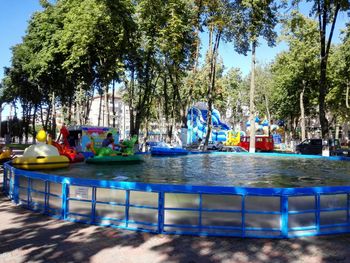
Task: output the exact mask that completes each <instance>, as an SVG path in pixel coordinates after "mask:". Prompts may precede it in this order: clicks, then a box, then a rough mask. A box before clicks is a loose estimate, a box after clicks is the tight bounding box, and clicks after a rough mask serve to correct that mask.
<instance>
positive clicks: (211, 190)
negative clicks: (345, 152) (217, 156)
mask: <svg viewBox="0 0 350 263" xmlns="http://www.w3.org/2000/svg"><path fill="white" fill-rule="evenodd" d="M283 156H285V155H284V154H283ZM335 160H340V158H336V159H335ZM20 177H24V178H27V180H28V183H27V187H23V186H20V183H19V179H20ZM32 180H42V181H43V182H45V192H40V191H38V190H35V189H33V188H32V183H31V182H32ZM50 183H58V184H61V192H62V193H61V195H60V196H57V195H55V194H52V193H50ZM70 186H82V187H90V188H91V189H92V198H91V200H81V199H76V198H72V197H70V196H69V191H70ZM97 188H107V189H119V190H123V191H125V203H115V202H101V201H97V200H96V191H97ZM22 189H25V190H26V191H27V199H26V200H20V196H19V193H20V191H21V190H22ZM3 190H4V192H5V193H6V194H7V195H8V196H9V197H10V198H11V199H12V200H13V202H15V203H16V204H18V203H20V201H23V202H24V203H26V208H28V209H32V210H37V208H36V209H33V207H37V206H34V204H33V202H32V200H31V193H33V192H37V193H39V194H43V195H44V205H43V206H44V207H42V208H41V209H39V210H40V211H41V212H43V213H44V214H48V215H51V216H54V217H56V218H60V219H63V220H69V221H78V222H82V223H87V224H94V225H106V224H103V223H102V222H101V223H100V222H99V220H101V221H102V220H105V219H106V220H107V219H111V221H112V222H117V223H120V224H119V225H114V224H107V225H109V226H111V227H116V228H122V229H128V230H137V231H145V232H152V233H159V234H183V235H205V236H239V237H258V238H293V237H301V236H315V235H321V234H322V235H325V234H338V233H348V232H350V186H322V187H302V188H255V187H233V186H232V187H229V186H196V185H166V184H148V183H138V182H116V181H107V180H93V179H80V178H70V177H63V176H58V175H54V174H44V173H39V172H33V171H26V170H21V169H17V168H14V167H13V166H11V162H8V163H5V164H4V183H3ZM130 191H141V192H152V193H157V194H158V206H150V205H139V204H131V203H130ZM166 194H191V195H197V198H198V208H184V207H182V208H181V207H166V206H165V195H166ZM336 194H346V195H347V197H346V198H347V200H346V207H331V208H321V202H320V200H321V196H325V195H336ZM203 195H220V196H221V195H228V196H230V195H232V196H240V198H241V209H240V210H234V209H207V208H203V206H202V202H203ZM50 196H53V197H55V198H57V197H59V198H60V199H61V208H60V209H58V210H60V211H56V210H55V209H50V207H49V198H50ZM249 196H261V197H271V196H273V197H280V209H279V211H265V210H263V208H262V210H260V211H253V210H247V209H246V204H245V203H246V197H249ZM296 196H311V197H314V198H315V205H314V208H313V209H309V210H300V211H289V198H290V197H296ZM71 200H76V201H81V202H89V203H91V214H90V215H88V216H87V215H83V214H79V213H78V214H76V213H75V214H74V215H78V216H81V217H87V218H88V220H82V219H79V220H77V219H74V218H71V217H70V214H73V213H70V212H69V201H71ZM97 203H105V204H109V205H113V206H120V207H124V209H125V215H124V219H120V218H119V219H118V218H104V217H99V216H97V215H96V204H97ZM39 207H40V206H39ZM130 207H131V208H132V207H134V208H141V209H147V210H149V209H150V210H157V212H158V214H157V223H152V222H143V221H133V220H130V218H129V208H130ZM53 210H54V212H52V211H53ZM165 211H192V212H197V213H198V224H196V225H189V224H188V225H184V224H165ZM337 211H346V223H335V224H330V225H321V222H320V216H321V212H337ZM203 212H222V213H231V214H234V213H235V214H239V213H240V214H241V224H240V226H208V225H206V226H203V225H202V214H203ZM306 213H314V214H315V224H314V225H310V226H303V227H289V224H288V222H289V215H293V214H306ZM249 214H256V215H259V214H262V215H279V216H280V227H279V228H272V227H270V228H267V227H265V228H263V227H250V226H247V224H246V216H247V215H249ZM97 219H98V220H97ZM135 225H136V227H135ZM140 225H141V227H140ZM166 227H172V228H175V229H178V230H172V231H170V230H166V229H165V228H166ZM327 229H328V230H327ZM230 231H231V232H230ZM252 233H253V234H252Z"/></svg>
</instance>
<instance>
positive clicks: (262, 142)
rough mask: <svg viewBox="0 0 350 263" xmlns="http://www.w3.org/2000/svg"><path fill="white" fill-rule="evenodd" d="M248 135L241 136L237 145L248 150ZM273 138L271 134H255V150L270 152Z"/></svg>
mask: <svg viewBox="0 0 350 263" xmlns="http://www.w3.org/2000/svg"><path fill="white" fill-rule="evenodd" d="M249 145H250V136H242V137H241V141H240V143H239V146H241V147H243V148H244V149H246V150H247V151H249ZM273 147H274V146H273V138H272V136H264V135H256V136H255V150H256V151H258V152H270V151H273Z"/></svg>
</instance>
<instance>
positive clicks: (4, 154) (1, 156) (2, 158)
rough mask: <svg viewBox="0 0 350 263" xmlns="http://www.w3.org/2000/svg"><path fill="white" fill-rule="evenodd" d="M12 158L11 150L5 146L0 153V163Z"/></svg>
mask: <svg viewBox="0 0 350 263" xmlns="http://www.w3.org/2000/svg"><path fill="white" fill-rule="evenodd" d="M11 159H12V151H11V149H10V148H8V147H5V148H3V150H2V153H1V154H0V164H2V163H4V162H7V161H9V160H11Z"/></svg>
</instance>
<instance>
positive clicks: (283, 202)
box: [281, 195, 288, 238]
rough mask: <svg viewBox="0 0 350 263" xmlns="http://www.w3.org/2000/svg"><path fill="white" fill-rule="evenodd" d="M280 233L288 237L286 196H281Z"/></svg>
mask: <svg viewBox="0 0 350 263" xmlns="http://www.w3.org/2000/svg"><path fill="white" fill-rule="evenodd" d="M281 234H282V237H284V238H286V237H288V196H287V195H282V196H281Z"/></svg>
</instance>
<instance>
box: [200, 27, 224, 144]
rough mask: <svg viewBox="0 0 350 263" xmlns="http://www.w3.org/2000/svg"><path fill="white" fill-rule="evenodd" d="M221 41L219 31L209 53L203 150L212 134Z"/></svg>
mask: <svg viewBox="0 0 350 263" xmlns="http://www.w3.org/2000/svg"><path fill="white" fill-rule="evenodd" d="M220 39H221V31H218V32H217V33H216V37H215V42H214V47H213V48H212V51H211V58H210V74H209V79H210V83H209V88H208V93H207V99H208V115H207V134H206V136H205V141H204V150H205V151H206V150H207V149H208V143H209V138H210V135H211V132H212V113H213V102H214V94H215V83H216V62H217V52H218V49H219V45H220Z"/></svg>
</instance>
